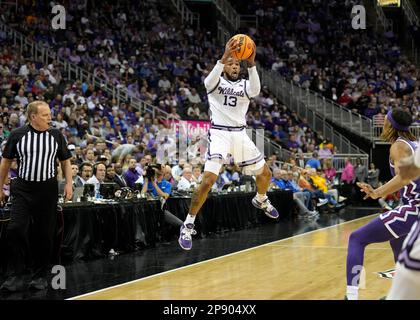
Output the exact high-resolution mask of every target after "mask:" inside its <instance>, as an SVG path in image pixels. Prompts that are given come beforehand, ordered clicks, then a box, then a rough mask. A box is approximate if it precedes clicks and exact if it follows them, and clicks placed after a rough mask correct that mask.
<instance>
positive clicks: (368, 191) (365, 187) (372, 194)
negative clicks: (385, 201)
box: [357, 182, 380, 200]
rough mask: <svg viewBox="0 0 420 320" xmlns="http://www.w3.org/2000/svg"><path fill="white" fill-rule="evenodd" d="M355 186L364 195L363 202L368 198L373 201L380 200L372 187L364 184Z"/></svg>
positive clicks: (360, 183) (358, 183) (359, 183)
mask: <svg viewBox="0 0 420 320" xmlns="http://www.w3.org/2000/svg"><path fill="white" fill-rule="evenodd" d="M357 186H358V187H359V188H360V190H361V191H362V192H364V193H366V196H365V197H364V198H363V200H366V199H367V198H369V197H370V198H372V199H374V200H375V199H378V198H380V197H379V195H378V194H377V193H376V192H375V189H373V187H372V186H371V185H370V184H367V183H364V182H357Z"/></svg>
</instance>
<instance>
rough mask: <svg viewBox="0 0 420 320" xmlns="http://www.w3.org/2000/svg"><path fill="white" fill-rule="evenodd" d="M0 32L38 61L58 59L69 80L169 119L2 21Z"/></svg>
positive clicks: (125, 90) (157, 110)
mask: <svg viewBox="0 0 420 320" xmlns="http://www.w3.org/2000/svg"><path fill="white" fill-rule="evenodd" d="M0 32H2V33H3V34H4V35H5V36H6V37H8V38H9V39H11V40H12V41H13V43H14V44H15V45H19V46H20V50H21V51H28V52H30V54H31V56H32V57H33V58H34V59H35V60H36V61H40V62H42V63H43V64H48V63H51V62H52V61H54V60H55V61H57V63H58V64H59V66H60V67H62V68H63V70H64V72H65V75H66V76H67V79H68V80H81V81H88V82H89V83H91V84H93V85H95V86H96V87H101V89H102V90H103V91H105V92H106V93H107V94H109V95H110V97H112V98H113V99H116V100H117V101H118V103H120V101H123V102H130V104H131V105H132V106H133V107H135V108H136V109H138V110H139V111H140V112H143V113H150V114H152V116H153V118H155V117H161V118H163V119H168V116H169V114H168V113H167V112H166V111H164V110H162V109H160V108H158V107H156V106H153V105H151V104H148V103H146V102H145V101H142V100H140V99H138V98H136V97H133V96H132V95H130V93H129V91H128V90H127V88H126V87H123V88H119V87H117V86H115V85H113V84H110V83H109V82H107V81H106V79H102V78H99V77H97V76H95V75H94V74H92V73H91V72H88V71H86V70H85V69H83V68H81V67H79V66H77V65H75V64H73V63H71V62H69V61H67V60H63V59H61V58H59V57H58V55H57V54H56V52H54V51H53V50H51V49H49V48H47V47H43V46H41V45H40V44H38V43H35V42H34V41H32V40H31V39H29V38H28V37H26V36H24V35H23V34H21V33H20V32H18V31H16V30H14V29H12V28H10V27H9V26H7V25H6V24H4V23H3V22H0Z"/></svg>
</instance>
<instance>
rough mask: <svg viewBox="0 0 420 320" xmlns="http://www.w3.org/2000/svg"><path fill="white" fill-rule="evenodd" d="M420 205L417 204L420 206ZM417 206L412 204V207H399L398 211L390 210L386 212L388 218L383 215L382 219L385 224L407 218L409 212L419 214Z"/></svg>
mask: <svg viewBox="0 0 420 320" xmlns="http://www.w3.org/2000/svg"><path fill="white" fill-rule="evenodd" d="M419 204H420V203H417V205H419ZM417 209H418V208H417V206H416V205H415V204H414V203H410V205H408V206H407V205H405V206H401V207H399V208H398V209H397V210H390V211H388V212H386V213H385V214H386V216H384V215H385V214H384V215H382V214H381V219H382V221H383V222H384V223H386V222H389V221H391V220H394V219H397V218H403V217H404V218H405V217H406V216H407V214H409V212H417Z"/></svg>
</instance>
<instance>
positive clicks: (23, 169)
mask: <svg viewBox="0 0 420 320" xmlns="http://www.w3.org/2000/svg"><path fill="white" fill-rule="evenodd" d="M3 157H4V158H6V159H14V158H16V159H17V165H18V167H17V172H18V177H19V178H21V179H23V180H26V181H46V180H49V179H51V178H55V177H56V176H57V158H58V159H59V160H60V161H64V160H67V159H70V158H71V153H70V151H69V150H68V149H67V143H66V140H65V139H64V136H63V135H62V134H61V132H60V131H58V130H57V129H49V130H47V131H37V130H35V129H34V128H32V127H31V126H30V125H25V126H23V127H21V128H18V129H16V130H13V131H12V132H11V134H10V137H9V138H8V139H7V142H6V146H5V149H4V151H3Z"/></svg>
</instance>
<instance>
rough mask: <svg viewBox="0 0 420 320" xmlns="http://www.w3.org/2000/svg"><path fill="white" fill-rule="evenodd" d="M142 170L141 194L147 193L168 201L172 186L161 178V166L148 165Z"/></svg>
mask: <svg viewBox="0 0 420 320" xmlns="http://www.w3.org/2000/svg"><path fill="white" fill-rule="evenodd" d="M144 169H145V170H144V172H145V174H144V185H143V189H142V191H141V193H142V194H145V193H147V192H149V193H150V194H152V195H153V196H155V197H162V198H164V199H165V200H166V199H168V198H169V196H170V194H171V192H172V185H171V184H170V183H169V182H168V181H166V180H165V179H164V178H163V168H162V166H161V165H160V164H149V165H147V166H146V167H145V168H144Z"/></svg>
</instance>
